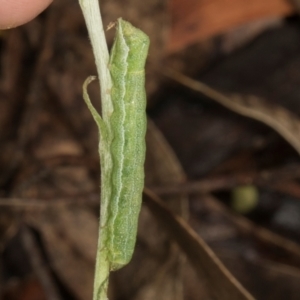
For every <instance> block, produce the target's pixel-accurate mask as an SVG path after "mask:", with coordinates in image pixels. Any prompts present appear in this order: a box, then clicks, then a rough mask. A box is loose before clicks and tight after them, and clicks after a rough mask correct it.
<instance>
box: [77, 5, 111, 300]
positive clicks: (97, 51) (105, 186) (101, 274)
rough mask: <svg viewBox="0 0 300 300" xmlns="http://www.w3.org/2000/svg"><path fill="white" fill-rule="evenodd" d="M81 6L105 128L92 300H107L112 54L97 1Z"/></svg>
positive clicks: (101, 157)
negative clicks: (94, 67)
mask: <svg viewBox="0 0 300 300" xmlns="http://www.w3.org/2000/svg"><path fill="white" fill-rule="evenodd" d="M79 4H80V6H81V9H82V12H83V15H84V19H85V22H86V26H87V29H88V33H89V36H90V40H91V44H92V48H93V52H94V57H95V62H96V67H97V72H98V76H99V79H100V80H99V83H100V92H101V108H102V120H103V123H104V127H103V126H102V127H101V124H99V123H97V124H98V126H99V131H100V132H101V135H100V143H99V154H100V163H101V212H100V226H99V238H98V246H97V258H96V267H95V279H94V292H93V300H107V299H108V298H107V288H108V278H109V272H110V264H109V260H108V250H107V248H106V247H105V241H106V240H107V226H106V225H105V224H106V220H107V215H108V211H107V205H108V202H109V199H110V195H111V186H110V177H111V169H112V160H111V153H110V144H111V141H110V139H109V137H111V134H110V132H111V127H110V122H109V117H110V115H111V113H112V110H113V106H112V102H111V97H110V93H108V92H107V91H110V89H111V85H112V84H111V77H110V72H109V69H108V62H109V53H108V48H107V44H106V39H105V34H104V30H103V25H102V19H101V14H100V8H99V3H98V0H79ZM100 129H101V130H100Z"/></svg>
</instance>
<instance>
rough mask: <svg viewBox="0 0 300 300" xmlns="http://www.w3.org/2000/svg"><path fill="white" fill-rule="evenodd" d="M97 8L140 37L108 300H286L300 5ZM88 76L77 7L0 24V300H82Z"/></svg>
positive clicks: (88, 277) (89, 216) (292, 244)
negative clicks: (138, 150)
mask: <svg viewBox="0 0 300 300" xmlns="http://www.w3.org/2000/svg"><path fill="white" fill-rule="evenodd" d="M100 4H101V11H102V15H103V21H104V27H105V28H106V27H107V26H108V24H109V23H110V22H112V21H115V20H116V19H117V18H118V17H122V18H123V19H125V20H128V21H130V22H131V23H132V24H134V25H135V26H137V27H139V28H141V29H142V30H143V31H145V32H146V33H147V34H148V35H149V36H150V40H151V47H150V53H149V58H148V62H147V66H146V77H147V84H146V90H147V97H148V106H147V113H148V117H149V122H148V132H147V158H146V164H145V165H146V187H147V190H148V191H150V193H149V192H147V195H146V196H145V204H144V205H143V208H142V211H141V216H140V223H139V232H138V240H137V245H136V251H135V254H134V257H133V260H132V262H131V263H130V264H129V265H128V266H126V267H125V268H124V269H122V270H120V271H117V272H114V273H113V274H112V276H111V282H110V290H109V299H111V300H127V299H130V300H132V299H134V300H142V299H143V300H145V299H146V300H152V299H160V300H169V299H170V300H189V299H191V300H194V299H195V300H196V299H201V300H202V299H205V300H211V299H218V300H219V299H220V300H224V299H225V300H226V299H228V300H238V299H263V300H266V299H272V300H277V299H278V300H279V299H299V293H300V285H299V280H300V245H299V242H300V181H299V180H300V159H299V154H300V18H299V13H300V2H299V1H297V0H265V1H260V0H251V1H243V0H210V1H206V0H184V1H183V0H168V1H167V0H166V1H161V0H144V1H139V0H127V1H124V0H102V1H101V3H100ZM113 36H114V29H111V30H109V31H107V39H108V44H109V46H111V45H112V42H113ZM95 74H96V68H95V65H94V58H93V56H92V50H91V46H90V42H89V39H88V36H87V31H86V28H85V24H84V20H83V16H82V13H81V11H80V8H79V4H78V3H77V1H74V0H61V1H54V3H53V4H52V5H51V6H50V7H49V8H48V9H47V10H45V11H44V12H43V13H42V14H40V15H39V16H38V17H37V18H36V19H34V20H33V21H31V22H29V23H28V24H26V25H24V26H21V27H18V28H15V29H11V30H7V31H0V254H1V259H0V299H3V300H46V299H47V300H87V299H92V286H93V276H94V274H93V273H94V260H95V256H96V244H97V232H98V218H99V185H100V183H99V181H100V170H99V157H98V150H97V147H98V132H97V128H96V125H95V124H94V121H93V119H92V117H91V115H90V113H89V111H88V109H87V108H86V106H85V103H84V101H83V99H82V83H83V82H84V80H85V78H86V77H87V76H89V75H95ZM182 74H184V76H183V75H182ZM89 91H90V97H91V99H92V100H93V103H94V105H95V106H96V107H97V108H98V109H99V111H100V110H101V107H100V101H99V100H98V99H99V91H98V84H97V82H96V83H92V84H91V85H90V87H89ZM167 208H168V209H167ZM182 220H185V221H182ZM178 245H179V246H178Z"/></svg>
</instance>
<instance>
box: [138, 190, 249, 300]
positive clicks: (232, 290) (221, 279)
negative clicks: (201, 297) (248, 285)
mask: <svg viewBox="0 0 300 300" xmlns="http://www.w3.org/2000/svg"><path fill="white" fill-rule="evenodd" d="M145 196H146V197H145V199H144V203H145V204H146V205H147V207H148V208H149V209H150V210H151V212H152V213H153V215H154V216H155V217H156V218H157V220H158V222H159V223H160V224H161V225H162V226H163V227H164V229H165V230H166V231H167V232H168V233H169V234H170V236H172V237H173V239H174V240H176V242H177V243H178V244H179V245H180V247H181V248H182V250H183V251H184V252H185V254H186V255H187V257H188V259H189V260H190V263H191V264H192V265H193V267H194V268H195V270H196V272H197V273H198V274H199V275H200V277H201V278H206V280H207V281H206V282H207V286H208V287H209V290H210V292H211V294H212V295H214V296H215V297H216V299H220V300H242V299H245V300H246V299H247V300H250V299H254V298H253V297H252V296H251V295H250V294H249V292H248V291H246V290H245V289H244V288H243V286H242V285H241V284H240V283H239V282H238V281H237V280H236V279H235V278H234V277H233V276H232V275H231V273H230V272H229V271H228V270H227V269H226V268H225V266H224V265H223V264H222V263H221V261H220V260H219V259H218V258H217V257H216V255H215V254H214V252H213V251H212V250H211V249H210V248H209V247H208V245H207V244H206V243H205V242H204V241H203V240H202V239H201V238H200V237H199V236H198V235H197V233H196V232H195V231H194V230H193V229H192V228H191V227H190V226H189V225H188V224H187V223H186V222H185V221H184V220H183V219H182V218H180V217H179V216H175V215H174V214H173V213H172V212H171V211H170V210H169V209H168V208H167V207H166V205H165V204H164V203H163V202H162V201H161V200H160V199H159V198H158V197H157V196H155V194H153V193H152V192H151V191H150V190H146V191H145ZM203 275H204V276H203Z"/></svg>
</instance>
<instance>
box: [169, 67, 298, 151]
mask: <svg viewBox="0 0 300 300" xmlns="http://www.w3.org/2000/svg"><path fill="white" fill-rule="evenodd" d="M165 74H166V76H168V77H170V78H172V79H173V80H175V81H177V82H179V83H181V84H182V85H184V86H186V87H189V88H190V89H192V90H195V91H198V92H200V93H202V94H204V95H205V96H207V97H209V98H210V99H211V100H214V101H216V102H217V103H219V104H221V105H222V106H224V107H226V108H228V109H230V110H232V111H234V112H236V113H238V114H240V115H242V116H245V117H248V118H252V119H254V120H257V121H260V122H262V123H264V124H266V125H267V126H269V127H271V128H272V129H274V130H275V131H276V132H277V133H278V134H280V135H281V136H282V137H283V138H284V139H285V140H286V141H287V142H288V143H289V144H290V145H291V146H292V147H293V148H294V149H295V150H296V151H297V152H298V154H300V120H299V118H298V117H297V116H296V115H294V114H293V113H292V112H290V111H288V110H287V109H285V108H283V107H281V106H279V105H276V104H274V103H272V104H268V103H267V102H266V101H264V100H263V99H260V98H258V97H255V96H244V95H243V96H242V95H237V94H236V95H232V96H230V97H227V96H225V95H224V94H222V93H220V92H218V91H216V90H215V89H213V88H211V87H209V86H208V85H206V84H204V83H202V82H199V81H196V80H193V79H191V78H189V77H187V76H185V75H183V74H181V73H179V72H176V71H175V70H168V71H166V72H165Z"/></svg>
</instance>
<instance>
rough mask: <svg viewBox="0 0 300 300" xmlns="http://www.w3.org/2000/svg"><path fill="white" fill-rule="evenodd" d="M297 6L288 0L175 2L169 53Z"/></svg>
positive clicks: (286, 13) (172, 13)
mask: <svg viewBox="0 0 300 300" xmlns="http://www.w3.org/2000/svg"><path fill="white" fill-rule="evenodd" d="M292 11H293V5H292V4H291V3H289V2H288V1H284V0H265V1H260V0H252V1H242V0H227V1H224V0H211V1H205V0H188V1H187V0H186V1H181V0H172V1H171V15H172V16H173V24H172V30H171V37H170V41H169V45H168V52H169V53H173V52H176V51H179V50H181V49H183V48H185V47H186V46H187V45H190V44H192V43H195V42H196V41H199V40H203V39H206V38H209V37H211V36H213V35H216V34H220V33H224V32H225V31H227V30H229V29H232V28H234V27H236V26H238V25H241V24H245V23H249V22H250V21H253V20H257V19H260V18H266V17H270V16H272V17H273V16H286V15H288V14H291V13H292Z"/></svg>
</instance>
